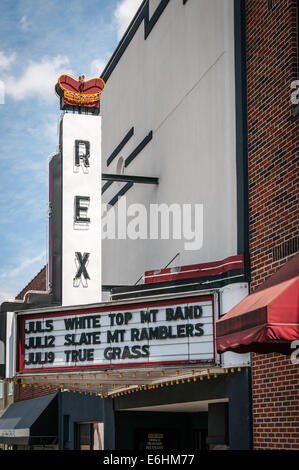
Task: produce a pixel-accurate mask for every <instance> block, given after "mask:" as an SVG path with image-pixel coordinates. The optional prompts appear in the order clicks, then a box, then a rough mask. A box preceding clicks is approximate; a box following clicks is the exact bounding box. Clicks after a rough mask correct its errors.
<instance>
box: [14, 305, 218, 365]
mask: <svg viewBox="0 0 299 470" xmlns="http://www.w3.org/2000/svg"><path fill="white" fill-rule="evenodd" d="M19 332H20V337H19V372H26V371H32V370H34V371H45V370H69V369H78V368H80V369H82V368H106V367H114V366H122V367H123V366H132V365H134V366H141V365H143V366H144V365H152V364H171V363H181V362H183V363H188V362H194V363H195V362H196V363H203V364H206V363H213V362H215V348H214V343H215V341H214V300H213V297H212V296H204V297H203V296H200V297H196V298H188V299H179V300H177V299H176V300H167V301H166V300H165V301H159V302H147V303H146V304H145V303H140V304H131V305H125V306H121V307H119V306H118V307H116V306H113V307H110V308H109V307H107V306H105V307H99V308H94V309H89V310H88V311H86V310H76V311H74V310H72V311H65V312H58V313H56V312H55V313H45V314H36V315H20V316H19Z"/></svg>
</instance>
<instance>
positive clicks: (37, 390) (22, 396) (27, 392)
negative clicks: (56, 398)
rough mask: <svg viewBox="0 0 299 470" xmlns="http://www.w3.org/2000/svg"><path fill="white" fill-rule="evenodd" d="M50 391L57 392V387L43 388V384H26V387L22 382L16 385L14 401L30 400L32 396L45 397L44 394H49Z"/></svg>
mask: <svg viewBox="0 0 299 470" xmlns="http://www.w3.org/2000/svg"><path fill="white" fill-rule="evenodd" d="M50 393H56V390H55V389H49V388H42V387H41V386H38V387H34V384H32V386H31V387H30V386H28V385H26V387H25V388H24V387H23V385H22V384H21V383H17V384H15V385H14V401H15V402H16V401H22V400H29V399H30V398H37V397H43V396H44V395H49V394H50Z"/></svg>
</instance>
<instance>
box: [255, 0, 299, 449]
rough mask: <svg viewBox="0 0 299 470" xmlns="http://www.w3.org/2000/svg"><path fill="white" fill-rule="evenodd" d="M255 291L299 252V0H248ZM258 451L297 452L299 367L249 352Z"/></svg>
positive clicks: (278, 357)
mask: <svg viewBox="0 0 299 470" xmlns="http://www.w3.org/2000/svg"><path fill="white" fill-rule="evenodd" d="M246 27H247V32H246V34H247V81H248V82H247V86H248V164H249V210H250V256H251V279H252V281H251V291H254V290H255V289H256V288H257V287H258V286H259V285H260V284H261V283H262V282H263V281H264V280H265V279H266V278H268V277H269V276H270V275H271V274H273V273H274V272H276V271H277V269H278V268H279V267H280V266H282V265H283V264H284V263H285V262H286V261H287V260H288V259H290V258H291V257H292V256H293V255H294V254H295V253H296V252H298V248H299V247H298V239H299V165H298V118H297V119H296V120H295V119H294V118H292V111H293V105H292V104H291V101H290V94H291V82H292V81H293V80H296V79H297V78H298V76H297V74H298V51H297V37H298V36H297V34H298V32H297V1H294V0H272V1H271V0H269V1H268V0H246ZM252 380H253V446H254V449H299V407H298V398H299V394H298V385H299V366H298V365H297V366H296V365H292V364H291V362H290V357H289V356H282V355H279V354H277V353H273V354H268V355H259V354H255V353H254V354H252Z"/></svg>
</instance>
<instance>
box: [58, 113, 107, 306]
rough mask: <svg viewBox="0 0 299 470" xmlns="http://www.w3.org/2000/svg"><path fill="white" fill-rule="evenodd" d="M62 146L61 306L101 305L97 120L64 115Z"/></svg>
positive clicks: (61, 130)
mask: <svg viewBox="0 0 299 470" xmlns="http://www.w3.org/2000/svg"><path fill="white" fill-rule="evenodd" d="M60 142H61V143H62V146H61V147H62V149H61V150H62V234H61V236H62V305H76V304H81V305H82V304H88V303H95V302H97V303H98V302H100V301H101V238H100V233H101V199H100V196H99V184H100V181H101V117H100V116H91V115H82V114H65V115H64V116H63V118H62V125H61V126H60Z"/></svg>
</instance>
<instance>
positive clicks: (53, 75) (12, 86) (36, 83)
mask: <svg viewBox="0 0 299 470" xmlns="http://www.w3.org/2000/svg"><path fill="white" fill-rule="evenodd" d="M68 64H69V59H68V57H66V56H60V55H58V56H56V57H53V58H52V59H49V58H47V57H44V58H42V59H41V61H40V62H30V63H29V65H28V67H27V68H26V69H25V71H24V73H23V75H22V76H21V77H20V78H15V77H7V78H6V79H5V80H4V81H5V85H6V93H7V94H8V95H10V96H11V97H12V98H13V99H15V100H16V101H20V100H23V99H26V98H28V97H31V96H39V97H41V98H43V99H48V98H49V97H52V96H53V95H54V86H55V84H56V82H57V78H58V77H59V75H61V74H62V73H70V71H68V70H66V68H67V66H68Z"/></svg>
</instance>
